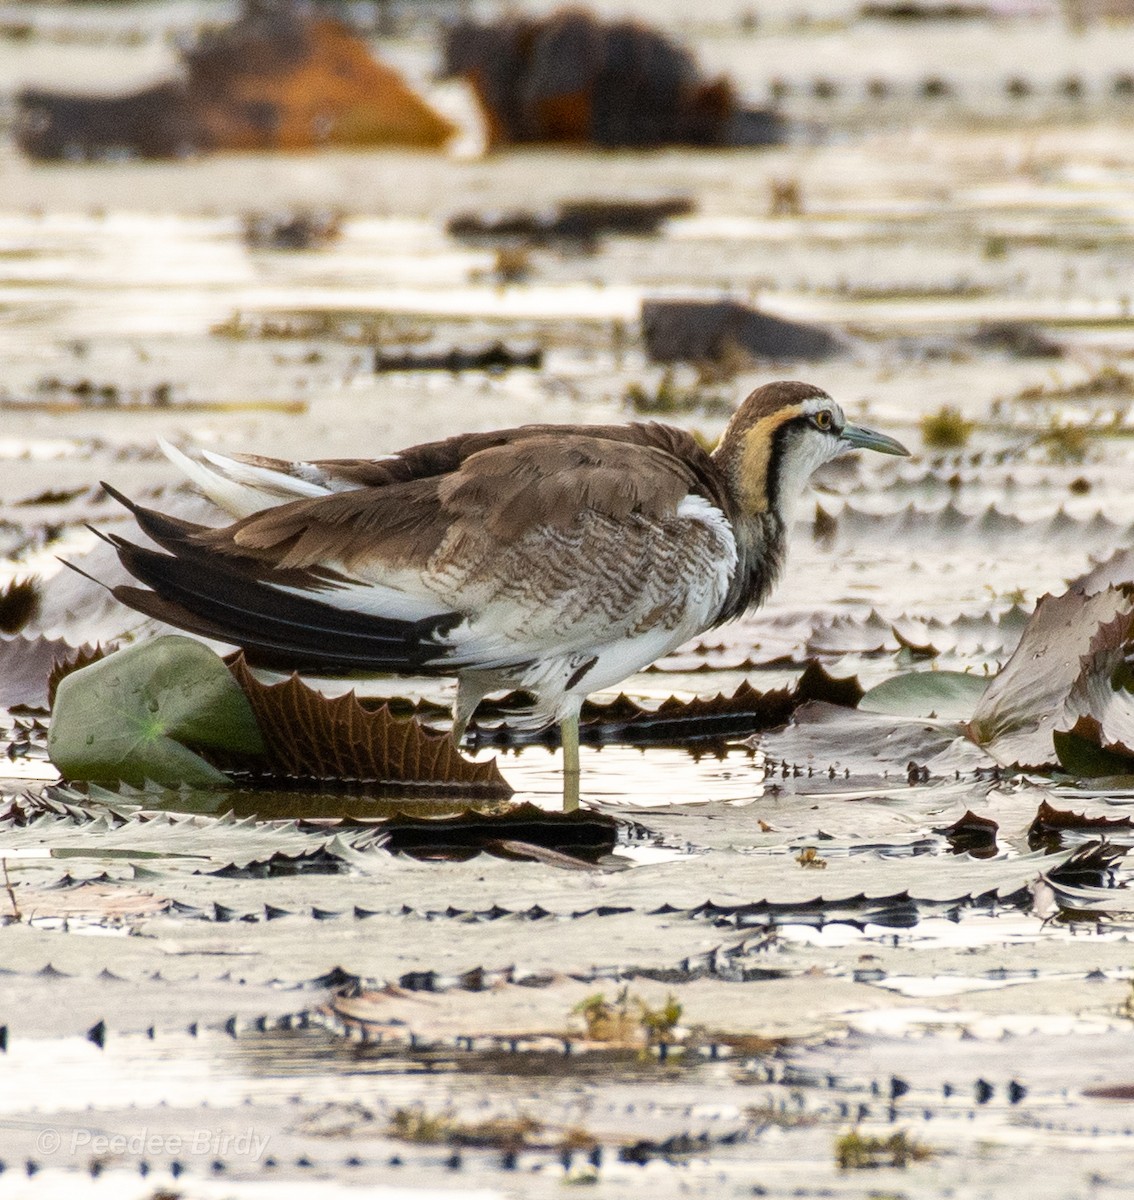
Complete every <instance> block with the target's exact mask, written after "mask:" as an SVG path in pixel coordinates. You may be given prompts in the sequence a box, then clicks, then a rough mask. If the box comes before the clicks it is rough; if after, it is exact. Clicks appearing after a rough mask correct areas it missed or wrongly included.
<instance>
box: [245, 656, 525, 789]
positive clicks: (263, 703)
mask: <svg viewBox="0 0 1134 1200" xmlns="http://www.w3.org/2000/svg"><path fill="white" fill-rule="evenodd" d="M231 669H232V673H233V675H234V676H235V677H236V681H237V683H239V684H240V686H241V688H242V689H243V691H244V694H245V695H246V696H247V697H248V701H249V703H250V704H251V706H252V711H253V713H254V715H255V717H256V723H257V725H258V726H259V727H260V731H261V733H262V735H263V738H264V744H265V747H266V750H265V758H266V760H267V766H268V771H269V772H270V774H271V775H273V776H284V777H290V778H299V779H322V780H326V779H335V780H350V781H365V782H375V783H387V784H399V785H405V784H410V785H414V784H421V785H426V786H428V787H430V788H432V789H439V790H448V789H454V790H461V791H468V792H475V793H476V794H478V795H494V796H501V797H505V796H508V795H510V794H511V788H509V786H508V784H507V783H506V782H505V780H504V777H503V776H502V775H501V774H500V771H499V768H498V767H497V765H496V761H495V759H490V760H489V761H488V762H482V763H474V762H470V761H469V760H468V759H466V758H463V757H462V756H461V754H460V752H459V751H458V750H457V748H456V746H454V745H453V740H452V738H450V737H449V736H448V735H447V734H436V733H428V732H427V731H426V730H425V729H423V728H422V726H421V725H420V724H419V723H418V722H417V721H415V720H413V719H412V718H409V719H399V718H397V717H394V716H392V715H391V713H390V711H389V710H388V709H387V708H386V707H385V706H383V707H381V708H379V709H377V710H374V711H368V710H367V709H365V708H363V706H362V705H361V704H360V703H359V702H358V699H357V697H356V696H355V695H354V693H353V692H350V693H348V694H347V695H345V696H336V697H334V698H333V699H329V698H328V697H326V696H324V695H322V694H321V693H320V692H317V691H315V690H314V689H313V688H309V687H307V685H306V684H304V683H303V682H302V681H301V680H300V678H299V676H298V675H292V676H291V678H290V679H288V680H287V681H285V682H283V683H277V684H263V683H261V682H260V681H259V680H258V679H257V678H256V677H255V676H254V675H253V674H252V672H251V671H250V670H249V669H248V667H247V665H246V664H245V662H244V659H243V656H241V657H239V658H237V659H236V661H235V662H234V663H233V664H232V667H231Z"/></svg>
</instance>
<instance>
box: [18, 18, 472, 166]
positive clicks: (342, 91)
mask: <svg viewBox="0 0 1134 1200" xmlns="http://www.w3.org/2000/svg"><path fill="white" fill-rule="evenodd" d="M184 68H185V70H184V78H183V79H181V80H176V81H170V82H166V83H162V84H159V85H157V86H155V87H151V88H147V89H145V90H143V91H140V92H135V93H133V94H130V95H125V96H80V95H69V94H63V93H57V92H47V91H42V90H38V89H27V90H25V91H24V92H22V93H21V94H20V96H19V97H18V104H19V110H20V111H19V119H18V121H17V127H16V139H17V141H18V143H19V145H20V147H21V149H23V150H24V152H25V153H27V154H29V155H31V156H32V157H33V158H42V159H83V158H101V157H106V156H113V155H119V154H123V153H125V154H131V155H135V156H137V157H141V158H178V157H184V156H186V155H189V154H198V153H203V152H208V151H214V150H308V149H312V148H314V147H318V146H384V145H396V146H414V147H419V148H423V149H437V148H439V147H441V146H444V145H445V143H446V142H447V141H448V140H449V139H450V138H451V137H452V136H453V134H454V132H455V129H454V127H453V126H452V125H451V124H450V123H449V122H448V121H447V120H446V119H445V118H444V117H442V116H441V115H440V114H438V113H436V112H434V110H433V109H432V108H431V107H430V106H429V105H428V104H426V102H425V101H424V100H423V99H422V98H421V97H420V96H418V95H417V93H416V92H414V91H413V89H412V88H410V87H409V86H408V85H407V84H406V83H405V81H404V80H403V79H402V78H401V77H400V76H399V75H398V74H397V72H395V71H393V70H391V68H389V67H387V66H384V65H383V64H382V63H379V62H377V61H376V60H375V59H374V58H373V57H372V55H371V53H370V51H369V49H368V48H367V46H366V44H365V42H364V41H363V40H362V38H360V37H359V36H358V35H357V34H355V33H354V32H353V31H352V30H351V29H350V28H348V27H347V26H346V25H345V24H343V22H341V21H339V20H337V19H335V18H333V17H329V16H326V15H323V14H320V13H311V12H307V11H303V10H301V9H299V8H297V7H292V6H291V5H290V4H286V3H273V2H272V0H248V3H247V4H246V6H245V9H244V12H243V14H242V15H241V17H240V18H239V19H238V20H237V21H236V22H235V23H233V24H232V25H228V26H224V27H221V28H218V29H212V30H206V31H204V32H203V33H202V34H201V35H200V37H199V38H198V40H197V43H196V45H194V46H193V47H192V48H191V49H189V50H187V51H186V52H185V54H184Z"/></svg>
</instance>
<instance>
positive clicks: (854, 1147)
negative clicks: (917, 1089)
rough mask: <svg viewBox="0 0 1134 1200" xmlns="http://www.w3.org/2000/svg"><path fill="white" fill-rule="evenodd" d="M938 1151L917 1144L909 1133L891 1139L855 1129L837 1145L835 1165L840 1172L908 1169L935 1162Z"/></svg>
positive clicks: (892, 1135) (900, 1131) (898, 1132)
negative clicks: (927, 1162)
mask: <svg viewBox="0 0 1134 1200" xmlns="http://www.w3.org/2000/svg"><path fill="white" fill-rule="evenodd" d="M934 1153H935V1151H934V1150H932V1149H931V1148H930V1147H928V1146H925V1145H922V1144H921V1143H920V1142H917V1141H915V1140H914V1139H913V1138H912V1137H911V1136H910V1135H909V1134H908V1133H906V1131H905V1130H898V1131H897V1132H896V1133H892V1134H890V1135H889V1137H880V1136H878V1135H876V1134H865V1133H861V1132H860V1131H859V1130H857V1129H852V1130H850V1131H848V1132H847V1133H844V1134H842V1135H841V1136H840V1137H839V1138H838V1139H837V1140H836V1141H835V1165H836V1166H837V1167H838V1168H839V1170H840V1171H863V1170H873V1169H875V1168H878V1167H908V1166H909V1165H910V1164H911V1163H917V1162H924V1161H925V1160H926V1159H929V1158H932V1157H933V1155H934Z"/></svg>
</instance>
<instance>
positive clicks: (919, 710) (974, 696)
mask: <svg viewBox="0 0 1134 1200" xmlns="http://www.w3.org/2000/svg"><path fill="white" fill-rule="evenodd" d="M987 687H988V680H987V679H982V678H981V677H980V676H979V675H971V674H968V673H966V672H962V671H910V672H908V673H907V674H905V675H895V676H894V677H893V678H892V679H887V680H886V681H885V682H883V683H880V684H878V686H877V687H872V688H871V689H870V691H868V692H867V693H866V695H865V696H863V698H862V700H861V701H859V705H858V707H859V708H860V709H862V710H863V711H864V712H877V713H890V714H892V715H893V716H896V717H940V718H941V719H942V720H952V721H963V720H966V719H967V718H968V717H970V716H972V713H973V710H974V709H975V708H976V706H977V702H978V701H979V700H980V698H981V696H983V695H984V693H985V690H986V689H987Z"/></svg>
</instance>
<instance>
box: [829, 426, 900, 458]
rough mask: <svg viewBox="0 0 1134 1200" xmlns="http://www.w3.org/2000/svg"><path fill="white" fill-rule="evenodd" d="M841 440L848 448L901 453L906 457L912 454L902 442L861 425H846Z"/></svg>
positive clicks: (840, 435)
mask: <svg viewBox="0 0 1134 1200" xmlns="http://www.w3.org/2000/svg"><path fill="white" fill-rule="evenodd" d="M839 441H840V442H842V443H843V444H844V445H845V446H846V448H847V449H848V450H877V451H878V452H879V454H901V455H904V456H905V457H906V458H908V457H909V454H910V452H909V451H908V450H907V449H906V448H905V446H903V445H902V443H901V442H899V441H896V440H895V439H894V438H892V437H887V436H886V434H884V433H875V432H874V430H873V429H863V427H862V426H861V425H844V426H843V432H842V433H841V434H839Z"/></svg>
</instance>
